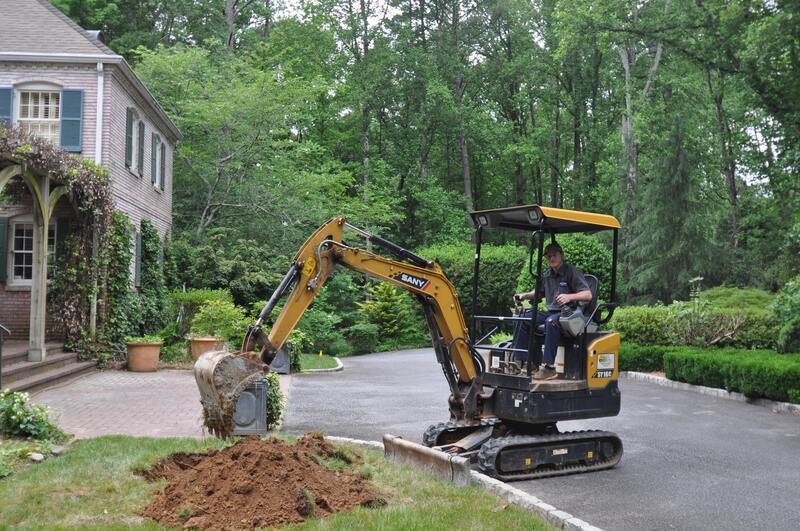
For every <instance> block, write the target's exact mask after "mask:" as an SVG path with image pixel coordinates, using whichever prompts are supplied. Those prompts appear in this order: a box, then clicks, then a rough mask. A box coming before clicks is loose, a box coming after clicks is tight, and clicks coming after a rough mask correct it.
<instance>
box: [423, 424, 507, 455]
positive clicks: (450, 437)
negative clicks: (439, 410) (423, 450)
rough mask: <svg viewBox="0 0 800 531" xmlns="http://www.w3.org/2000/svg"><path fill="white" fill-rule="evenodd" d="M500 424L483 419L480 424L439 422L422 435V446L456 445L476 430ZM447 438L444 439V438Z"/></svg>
mask: <svg viewBox="0 0 800 531" xmlns="http://www.w3.org/2000/svg"><path fill="white" fill-rule="evenodd" d="M499 423H500V419H498V418H490V419H481V420H480V422H478V423H475V422H465V421H461V420H450V421H447V422H439V423H438V424H431V425H430V426H428V429H427V430H425V433H423V434H422V444H424V445H425V446H427V447H428V448H433V447H434V446H442V445H444V444H449V443H454V442H456V441H457V440H459V439H461V438H462V437H465V436H467V435H469V434H470V433H471V432H473V431H475V430H479V429H481V428H485V427H487V426H495V425H496V424H499ZM443 435H445V436H446V437H447V438H446V439H444V438H443V437H442V436H443Z"/></svg>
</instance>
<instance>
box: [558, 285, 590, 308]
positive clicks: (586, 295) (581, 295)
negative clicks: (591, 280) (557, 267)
mask: <svg viewBox="0 0 800 531" xmlns="http://www.w3.org/2000/svg"><path fill="white" fill-rule="evenodd" d="M590 300H592V292H591V290H588V289H585V290H583V291H579V292H578V293H562V294H561V295H559V296H558V297H556V302H557V303H558V304H559V305H561V306H564V305H565V304H569V303H570V302H578V301H590Z"/></svg>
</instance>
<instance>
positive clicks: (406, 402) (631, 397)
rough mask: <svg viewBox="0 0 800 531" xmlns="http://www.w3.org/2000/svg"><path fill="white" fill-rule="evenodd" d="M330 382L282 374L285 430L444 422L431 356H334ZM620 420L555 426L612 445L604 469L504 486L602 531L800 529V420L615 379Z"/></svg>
mask: <svg viewBox="0 0 800 531" xmlns="http://www.w3.org/2000/svg"><path fill="white" fill-rule="evenodd" d="M342 361H343V362H344V366H345V370H344V371H343V372H338V373H322V374H301V375H295V376H293V377H292V380H291V384H290V393H291V401H290V403H289V409H288V411H287V414H286V418H285V423H284V431H286V432H288V433H293V434H301V433H304V432H306V431H311V430H317V431H324V432H325V433H327V434H330V435H339V436H344V437H354V438H360V439H370V440H380V438H381V436H382V435H383V433H386V432H390V433H393V434H395V435H401V436H403V437H405V438H407V439H410V440H415V441H419V440H420V438H421V435H422V432H423V431H424V430H425V428H426V427H427V426H428V425H429V424H432V423H434V422H440V421H443V420H446V419H447V417H448V413H447V405H446V400H447V395H448V389H447V385H446V383H445V380H444V377H443V375H442V373H441V369H440V368H439V365H438V364H437V363H436V360H435V357H434V354H433V350H432V349H419V350H409V351H402V352H395V353H382V354H372V355H368V356H359V357H353V358H344V359H343V360H342ZM621 387H622V412H621V413H620V415H619V416H618V417H614V418H607V419H595V420H590V421H580V422H565V423H563V424H560V427H561V429H562V430H576V429H589V428H591V429H605V430H611V431H614V432H616V433H617V434H618V435H619V436H620V437H621V439H622V441H623V445H624V448H625V454H624V456H623V458H622V462H621V463H620V464H619V465H618V466H617V467H616V468H614V469H612V470H608V471H603V472H594V473H590V474H579V475H574V476H564V477H559V478H549V479H540V480H536V481H523V482H517V483H515V484H514V485H515V486H516V487H518V488H521V489H522V490H525V491H527V492H529V493H531V494H533V495H534V496H537V497H539V498H541V499H542V500H544V501H545V502H547V503H550V504H553V505H555V506H556V507H558V508H559V509H562V510H565V511H567V512H569V513H571V514H573V515H575V516H577V517H578V518H581V519H583V520H585V521H587V522H590V523H591V524H593V525H596V526H598V527H602V528H604V529H609V530H611V529H621V530H641V529H687V530H688V529H727V530H729V529H764V530H766V529H776V530H777V529H785V530H796V529H800V503H798V500H800V459H798V454H800V418H798V417H796V416H791V415H787V414H776V413H772V412H771V411H770V410H769V409H767V408H763V407H758V406H753V405H749V404H745V403H741V402H735V401H731V400H724V399H720V398H713V397H708V396H704V395H700V394H696V393H692V392H687V391H680V390H673V389H667V388H662V387H658V386H655V385H652V384H646V383H638V382H631V381H624V380H623V381H622V384H621Z"/></svg>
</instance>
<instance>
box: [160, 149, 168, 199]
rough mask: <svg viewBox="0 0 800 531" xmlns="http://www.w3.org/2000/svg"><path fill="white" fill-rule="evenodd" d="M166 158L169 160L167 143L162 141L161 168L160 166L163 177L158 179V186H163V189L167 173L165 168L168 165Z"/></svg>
mask: <svg viewBox="0 0 800 531" xmlns="http://www.w3.org/2000/svg"><path fill="white" fill-rule="evenodd" d="M166 160H167V146H166V144H164V143H163V142H162V143H161V168H160V174H161V179H159V180H158V187H159V188H161V189H162V190H163V189H164V175H165V172H164V170H165V169H166V167H167V163H166V162H165V161H166Z"/></svg>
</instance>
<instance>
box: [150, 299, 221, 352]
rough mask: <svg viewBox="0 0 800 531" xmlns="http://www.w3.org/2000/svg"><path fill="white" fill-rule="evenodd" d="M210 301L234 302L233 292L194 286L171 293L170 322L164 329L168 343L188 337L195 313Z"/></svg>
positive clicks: (168, 313)
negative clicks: (195, 287)
mask: <svg viewBox="0 0 800 531" xmlns="http://www.w3.org/2000/svg"><path fill="white" fill-rule="evenodd" d="M208 301H224V302H230V303H233V299H232V297H231V292H230V291H228V290H226V289H216V290H214V289H194V288H192V289H187V290H186V291H173V292H171V293H170V294H169V297H168V300H167V315H168V320H169V323H170V324H169V325H168V327H167V329H166V330H165V331H162V335H164V336H165V338H167V339H168V343H172V342H174V341H182V340H183V338H185V337H186V334H187V333H189V327H190V326H191V324H192V319H193V318H194V315H195V313H197V310H198V309H200V307H201V306H202V305H203V304H205V303H206V302H208ZM170 339H171V340H170Z"/></svg>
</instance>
